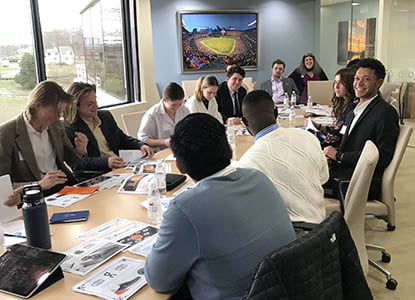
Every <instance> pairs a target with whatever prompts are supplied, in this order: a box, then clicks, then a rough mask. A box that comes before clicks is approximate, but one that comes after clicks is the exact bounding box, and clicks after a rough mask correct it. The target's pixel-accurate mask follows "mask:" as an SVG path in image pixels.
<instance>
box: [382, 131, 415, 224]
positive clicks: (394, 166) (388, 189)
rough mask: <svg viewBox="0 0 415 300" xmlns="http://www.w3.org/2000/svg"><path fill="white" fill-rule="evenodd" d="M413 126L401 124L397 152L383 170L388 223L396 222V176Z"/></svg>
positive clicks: (383, 198) (383, 195)
mask: <svg viewBox="0 0 415 300" xmlns="http://www.w3.org/2000/svg"><path fill="white" fill-rule="evenodd" d="M412 131H413V128H412V127H410V126H407V125H401V126H400V131H399V136H398V140H397V142H396V148H395V153H394V154H393V157H392V161H391V162H390V164H389V166H388V167H387V168H386V169H385V171H384V172H383V177H382V196H381V199H380V200H381V201H382V202H383V203H385V204H386V206H387V207H388V223H389V224H392V225H394V224H395V204H394V202H395V201H394V198H395V192H394V185H395V177H396V173H397V172H398V168H399V165H400V164H401V161H402V157H403V155H404V153H405V150H406V146H407V145H408V142H409V139H410V137H411V134H412Z"/></svg>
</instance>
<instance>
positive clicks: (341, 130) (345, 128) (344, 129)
mask: <svg viewBox="0 0 415 300" xmlns="http://www.w3.org/2000/svg"><path fill="white" fill-rule="evenodd" d="M346 130H347V126H346V125H343V126H342V129H340V134H343V135H344V134H345V133H346Z"/></svg>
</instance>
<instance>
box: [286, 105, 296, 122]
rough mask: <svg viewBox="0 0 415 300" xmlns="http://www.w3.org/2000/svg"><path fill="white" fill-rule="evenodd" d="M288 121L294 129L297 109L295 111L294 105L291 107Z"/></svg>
mask: <svg viewBox="0 0 415 300" xmlns="http://www.w3.org/2000/svg"><path fill="white" fill-rule="evenodd" d="M288 121H289V123H290V127H294V126H295V109H294V105H292V106H291V107H290V112H289V114H288Z"/></svg>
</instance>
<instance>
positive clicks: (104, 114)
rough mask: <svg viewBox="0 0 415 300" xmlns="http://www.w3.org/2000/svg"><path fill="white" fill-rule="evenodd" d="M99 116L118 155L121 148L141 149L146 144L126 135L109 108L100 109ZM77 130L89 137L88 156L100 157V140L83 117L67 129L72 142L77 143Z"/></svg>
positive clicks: (103, 132) (104, 132) (113, 150)
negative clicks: (98, 140)
mask: <svg viewBox="0 0 415 300" xmlns="http://www.w3.org/2000/svg"><path fill="white" fill-rule="evenodd" d="M98 118H99V119H100V120H101V125H100V126H99V127H100V128H101V131H102V134H103V135H104V137H105V139H106V140H107V142H108V146H109V148H110V149H111V151H112V152H114V153H115V154H116V155H118V154H119V150H121V149H140V148H141V146H142V145H144V142H142V141H140V140H138V139H135V138H133V137H131V136H128V135H126V134H125V133H124V132H123V131H122V130H121V129H120V128H119V127H118V125H117V123H116V122H115V120H114V117H113V116H112V114H111V112H109V111H107V110H99V111H98ZM76 131H79V132H82V133H83V134H85V135H86V136H87V138H88V146H87V151H88V156H89V157H100V156H101V154H100V151H99V147H98V142H97V140H96V139H95V136H94V134H93V133H92V131H91V130H90V129H89V127H88V125H87V124H86V123H85V121H84V120H82V119H81V118H77V120H76V121H75V122H74V123H72V124H71V125H70V126H69V127H68V128H67V129H66V133H67V134H68V137H69V139H70V140H71V142H72V144H75V142H74V140H75V132H76ZM101 159H103V160H105V162H106V161H107V158H106V157H101ZM106 167H108V166H106Z"/></svg>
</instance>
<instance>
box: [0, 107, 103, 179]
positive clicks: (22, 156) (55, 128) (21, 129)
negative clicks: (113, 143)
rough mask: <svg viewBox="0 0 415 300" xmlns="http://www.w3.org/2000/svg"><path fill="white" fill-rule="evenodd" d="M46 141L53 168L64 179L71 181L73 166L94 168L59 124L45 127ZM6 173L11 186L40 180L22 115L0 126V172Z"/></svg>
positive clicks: (94, 162)
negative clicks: (54, 166)
mask: <svg viewBox="0 0 415 300" xmlns="http://www.w3.org/2000/svg"><path fill="white" fill-rule="evenodd" d="M48 133H49V139H50V143H51V144H52V148H53V149H54V150H55V154H56V157H55V158H52V157H51V159H55V160H56V165H57V167H58V168H59V169H60V170H62V171H63V172H64V173H65V174H66V175H67V176H68V180H70V179H72V180H73V175H72V172H71V170H69V168H68V167H67V166H66V164H65V163H64V162H66V163H67V164H68V165H69V166H70V167H71V168H73V169H97V165H96V161H94V160H93V159H91V158H84V159H81V157H80V156H79V155H78V154H77V153H76V151H75V149H74V147H73V146H72V144H71V142H70V141H69V139H68V137H67V136H66V133H65V130H64V128H63V126H62V124H61V123H60V122H59V121H58V122H55V123H53V124H51V125H50V126H49V128H48ZM5 174H10V177H11V180H12V182H13V184H15V185H21V184H27V183H29V182H32V181H38V180H40V179H41V172H40V170H39V168H38V165H37V163H36V158H35V154H34V152H33V148H32V145H31V143H30V139H29V134H28V133H27V129H26V124H25V121H24V117H23V114H20V115H19V116H17V117H15V118H14V119H11V120H9V121H7V122H5V123H3V124H1V125H0V175H5Z"/></svg>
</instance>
